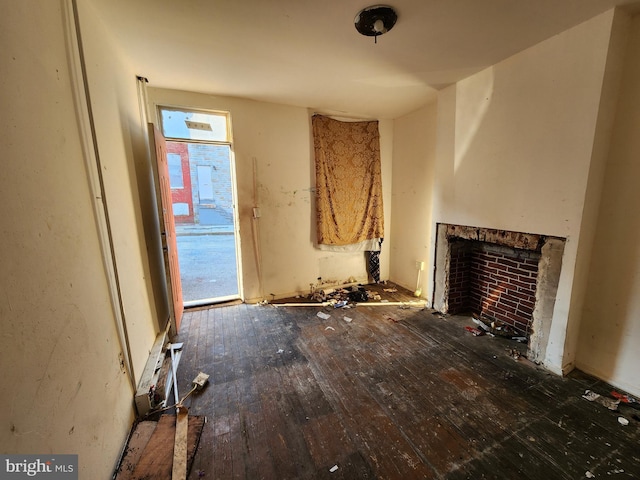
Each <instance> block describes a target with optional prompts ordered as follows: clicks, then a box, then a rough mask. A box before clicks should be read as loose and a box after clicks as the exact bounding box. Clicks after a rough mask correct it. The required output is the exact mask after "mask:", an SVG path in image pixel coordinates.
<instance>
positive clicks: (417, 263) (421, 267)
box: [416, 260, 424, 270]
mask: <svg viewBox="0 0 640 480" xmlns="http://www.w3.org/2000/svg"><path fill="white" fill-rule="evenodd" d="M416 268H417V269H418V270H424V262H421V261H420V260H416Z"/></svg>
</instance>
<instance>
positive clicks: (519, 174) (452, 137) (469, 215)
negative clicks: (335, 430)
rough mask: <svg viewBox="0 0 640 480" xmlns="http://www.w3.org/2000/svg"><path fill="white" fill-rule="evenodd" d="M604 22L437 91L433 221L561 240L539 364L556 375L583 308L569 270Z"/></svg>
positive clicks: (604, 48) (565, 364) (605, 39)
mask: <svg viewBox="0 0 640 480" xmlns="http://www.w3.org/2000/svg"><path fill="white" fill-rule="evenodd" d="M612 22H613V11H609V12H607V13H605V14H602V15H600V16H598V17H595V18H593V19H591V20H589V21H587V22H585V23H583V24H581V25H579V26H577V27H575V28H572V29H570V30H568V31H566V32H563V33H562V34H560V35H557V36H555V37H553V38H550V39H548V40H547V41H544V42H542V43H540V44H538V45H536V46H534V47H532V48H529V49H527V50H525V51H523V52H521V53H519V54H517V55H514V56H513V57H511V58H509V59H507V60H505V61H503V62H501V63H499V64H497V65H495V66H493V67H491V68H488V69H486V70H484V71H482V72H480V73H478V74H476V75H473V76H471V77H469V78H468V79H465V80H463V81H461V82H459V83H458V84H456V85H455V86H452V87H449V88H447V89H445V90H444V91H442V92H441V93H440V96H439V104H438V116H439V118H438V146H437V163H436V167H435V172H436V173H435V175H436V177H435V185H436V190H435V198H434V214H433V218H434V222H445V223H453V224H461V225H471V226H480V227H488V228H495V229H504V230H513V231H521V232H527V233H539V234H547V235H554V236H560V237H566V238H567V244H566V247H565V254H564V260H563V268H562V274H561V279H560V285H559V289H558V295H557V300H556V306H555V310H554V317H553V324H552V329H551V333H550V338H549V342H548V347H547V358H546V361H545V364H546V365H547V367H548V368H550V369H552V370H554V371H556V372H558V373H560V372H561V371H562V370H563V369H570V368H571V364H572V362H573V358H572V357H571V356H569V357H566V356H565V344H566V343H567V338H566V332H567V329H568V324H569V319H570V315H572V314H573V315H574V316H579V312H580V310H581V305H579V304H578V303H579V301H578V300H576V301H575V304H572V295H573V294H575V292H574V289H576V288H582V286H581V285H582V283H583V281H582V279H580V278H576V277H575V276H574V270H575V265H576V260H577V252H578V245H579V243H580V241H581V238H580V231H581V226H582V219H583V214H584V213H585V212H584V211H583V208H584V205H585V198H586V194H587V183H588V180H589V171H590V167H591V161H592V155H593V145H594V138H595V133H596V126H597V124H598V115H599V107H600V100H601V90H602V86H603V79H604V74H605V66H606V60H607V52H608V46H609V36H610V31H611V26H612ZM452 122H453V123H452ZM583 240H584V241H590V239H586V238H585V239H583ZM432 241H433V242H435V238H433V240H432ZM576 331H577V330H574V332H576ZM574 334H575V333H574Z"/></svg>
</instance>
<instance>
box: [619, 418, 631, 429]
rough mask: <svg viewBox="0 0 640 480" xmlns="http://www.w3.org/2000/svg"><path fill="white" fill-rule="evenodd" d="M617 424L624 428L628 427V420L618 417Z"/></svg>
mask: <svg viewBox="0 0 640 480" xmlns="http://www.w3.org/2000/svg"><path fill="white" fill-rule="evenodd" d="M618 423H619V424H620V425H622V426H623V427H626V426H627V425H629V420H627V419H626V418H624V417H618Z"/></svg>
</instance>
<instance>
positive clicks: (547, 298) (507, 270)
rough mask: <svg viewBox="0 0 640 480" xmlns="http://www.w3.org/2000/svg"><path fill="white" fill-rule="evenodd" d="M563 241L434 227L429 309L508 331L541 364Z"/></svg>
mask: <svg viewBox="0 0 640 480" xmlns="http://www.w3.org/2000/svg"><path fill="white" fill-rule="evenodd" d="M564 244H565V239H563V238H559V237H551V236H547V235H541V234H530V233H522V232H513V231H506V230H496V229H489V228H479V227H469V226H462V225H451V224H444V223H439V224H438V225H437V240H436V265H435V276H434V283H435V285H434V287H435V288H434V297H433V306H434V308H435V309H436V310H438V311H441V312H443V313H451V314H457V313H473V314H476V315H479V316H481V317H484V318H486V319H488V320H495V321H497V322H500V323H503V324H505V325H509V326H511V327H512V329H513V330H515V331H516V332H517V334H518V335H519V336H524V337H527V338H528V352H527V356H528V357H529V358H530V359H532V360H534V361H543V360H544V354H545V351H546V342H547V339H548V335H549V330H550V327H551V320H552V316H553V309H554V305H555V295H556V291H557V287H558V282H559V279H560V270H561V266H562V254H563V252H564Z"/></svg>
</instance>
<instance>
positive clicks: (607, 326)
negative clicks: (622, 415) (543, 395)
mask: <svg viewBox="0 0 640 480" xmlns="http://www.w3.org/2000/svg"><path fill="white" fill-rule="evenodd" d="M638 58H640V17H638V16H637V17H635V18H634V19H633V23H632V25H631V36H630V41H629V44H628V51H627V57H626V62H625V71H624V75H623V83H622V88H621V91H620V99H619V104H618V112H617V117H616V120H615V124H614V126H615V128H614V132H613V140H612V142H611V150H610V154H609V159H608V163H607V167H606V173H605V182H604V187H603V194H602V201H601V205H600V213H599V217H598V223H597V226H598V229H597V234H596V238H595V243H594V248H593V256H592V258H591V268H590V271H589V277H588V278H589V282H588V288H587V294H586V300H585V305H584V310H583V312H582V315H583V320H582V324H581V329H580V337H579V343H578V353H577V359H576V365H577V367H578V368H580V369H581V370H584V371H585V372H588V373H592V374H594V375H596V376H597V377H599V378H602V379H604V380H606V381H607V382H610V383H612V384H613V385H616V386H618V387H619V388H622V389H624V390H626V391H629V392H631V393H633V394H635V395H640V377H639V376H638V365H640V350H639V349H638V345H640V242H639V241H638V239H639V238H640V217H639V216H638V214H637V213H638V206H640V188H638V181H637V180H638V178H640V162H639V161H638V159H639V158H640V137H639V136H638V125H640V64H639V63H638V61H637V59H638Z"/></svg>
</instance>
